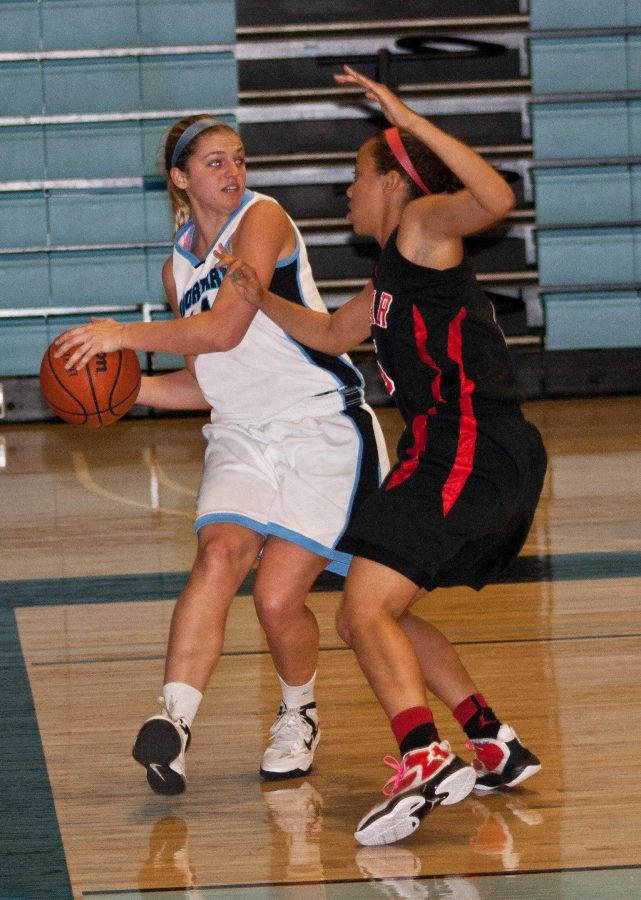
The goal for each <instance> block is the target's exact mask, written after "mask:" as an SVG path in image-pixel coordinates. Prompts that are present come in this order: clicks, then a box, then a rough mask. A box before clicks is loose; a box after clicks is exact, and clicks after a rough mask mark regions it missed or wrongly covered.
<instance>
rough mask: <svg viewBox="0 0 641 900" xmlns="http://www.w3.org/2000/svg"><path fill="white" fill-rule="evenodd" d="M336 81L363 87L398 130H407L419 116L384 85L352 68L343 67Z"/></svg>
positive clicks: (335, 76)
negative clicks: (411, 122) (413, 119)
mask: <svg viewBox="0 0 641 900" xmlns="http://www.w3.org/2000/svg"><path fill="white" fill-rule="evenodd" d="M334 81H336V83H337V84H356V85H358V86H359V87H362V88H363V90H364V91H365V96H366V98H367V99H368V100H373V101H374V102H375V103H378V105H379V106H380V108H381V111H382V112H383V113H384V114H385V116H386V117H387V119H388V121H389V122H390V123H391V124H392V125H396V127H397V128H407V127H408V126H409V123H410V121H411V120H412V118H415V117H416V115H417V114H416V113H415V112H414V111H413V110H412V109H410V107H409V106H406V104H405V103H403V101H402V100H400V99H399V98H398V97H397V96H396V94H395V93H394V92H393V91H391V90H390V89H389V88H388V87H386V86H385V85H384V84H380V82H378V81H373V80H372V79H371V78H366V77H365V75H361V73H360V72H357V71H356V69H352V67H351V66H343V74H342V75H334Z"/></svg>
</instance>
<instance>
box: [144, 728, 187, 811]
mask: <svg viewBox="0 0 641 900" xmlns="http://www.w3.org/2000/svg"><path fill="white" fill-rule="evenodd" d="M181 749H182V743H181V740H180V736H179V735H178V734H177V732H176V729H175V727H174V726H173V725H172V724H171V722H163V721H162V720H160V719H156V720H154V721H153V722H146V723H145V724H144V725H143V726H142V728H141V729H140V731H139V732H138V737H137V738H136V743H135V744H134V747H133V750H132V756H133V758H134V759H135V760H136V762H137V763H140V765H141V766H144V767H145V768H146V770H147V782H148V783H149V787H150V788H151V789H152V791H154V792H155V793H156V794H182V793H183V791H184V790H185V787H186V786H187V784H186V781H185V779H184V777H183V776H182V775H179V774H178V772H174V770H173V769H170V768H169V764H170V763H172V762H173V761H174V760H175V759H176V758H177V757H178V756H179V755H180V751H181Z"/></svg>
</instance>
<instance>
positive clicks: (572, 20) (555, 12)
mask: <svg viewBox="0 0 641 900" xmlns="http://www.w3.org/2000/svg"><path fill="white" fill-rule="evenodd" d="M637 7H638V3H635V2H632V3H630V2H629V0H627V2H626V0H608V2H607V3H604V2H603V0H563V2H559V0H530V25H531V27H532V28H534V29H543V28H597V27H600V26H602V27H614V28H616V27H620V26H622V25H632V24H635V23H634V22H633V21H630V18H631V17H632V18H633V17H634V15H635V13H636V12H637ZM636 24H641V23H639V22H637V23H636Z"/></svg>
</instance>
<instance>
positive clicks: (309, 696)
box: [278, 672, 316, 709]
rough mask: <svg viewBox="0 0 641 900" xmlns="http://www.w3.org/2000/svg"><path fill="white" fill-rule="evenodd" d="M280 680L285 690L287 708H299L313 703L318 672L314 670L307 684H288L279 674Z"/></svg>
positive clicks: (284, 696)
mask: <svg viewBox="0 0 641 900" xmlns="http://www.w3.org/2000/svg"><path fill="white" fill-rule="evenodd" d="M278 680H279V681H280V686H281V690H282V692H283V703H284V704H285V706H286V707H287V709H298V708H299V707H300V706H305V704H306V703H313V701H314V682H315V681H316V672H314V674H313V675H312V677H311V678H310V679H309V681H308V682H307V683H306V684H296V685H291V684H287V682H285V681H283V679H282V678H281V677H280V675H279V676H278Z"/></svg>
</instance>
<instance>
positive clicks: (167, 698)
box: [162, 681, 203, 728]
mask: <svg viewBox="0 0 641 900" xmlns="http://www.w3.org/2000/svg"><path fill="white" fill-rule="evenodd" d="M162 696H163V700H164V702H165V708H166V710H167V712H168V713H169V715H170V716H171V718H172V719H184V720H185V722H186V723H187V726H188V727H189V728H191V723H192V722H193V721H194V719H195V718H196V713H197V712H198V707H199V706H200V701H201V700H202V699H203V695H202V694H201V693H200V691H199V690H197V689H196V688H195V687H192V686H191V685H190V684H185V682H184V681H169V682H168V683H167V684H165V685H163V689H162Z"/></svg>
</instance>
